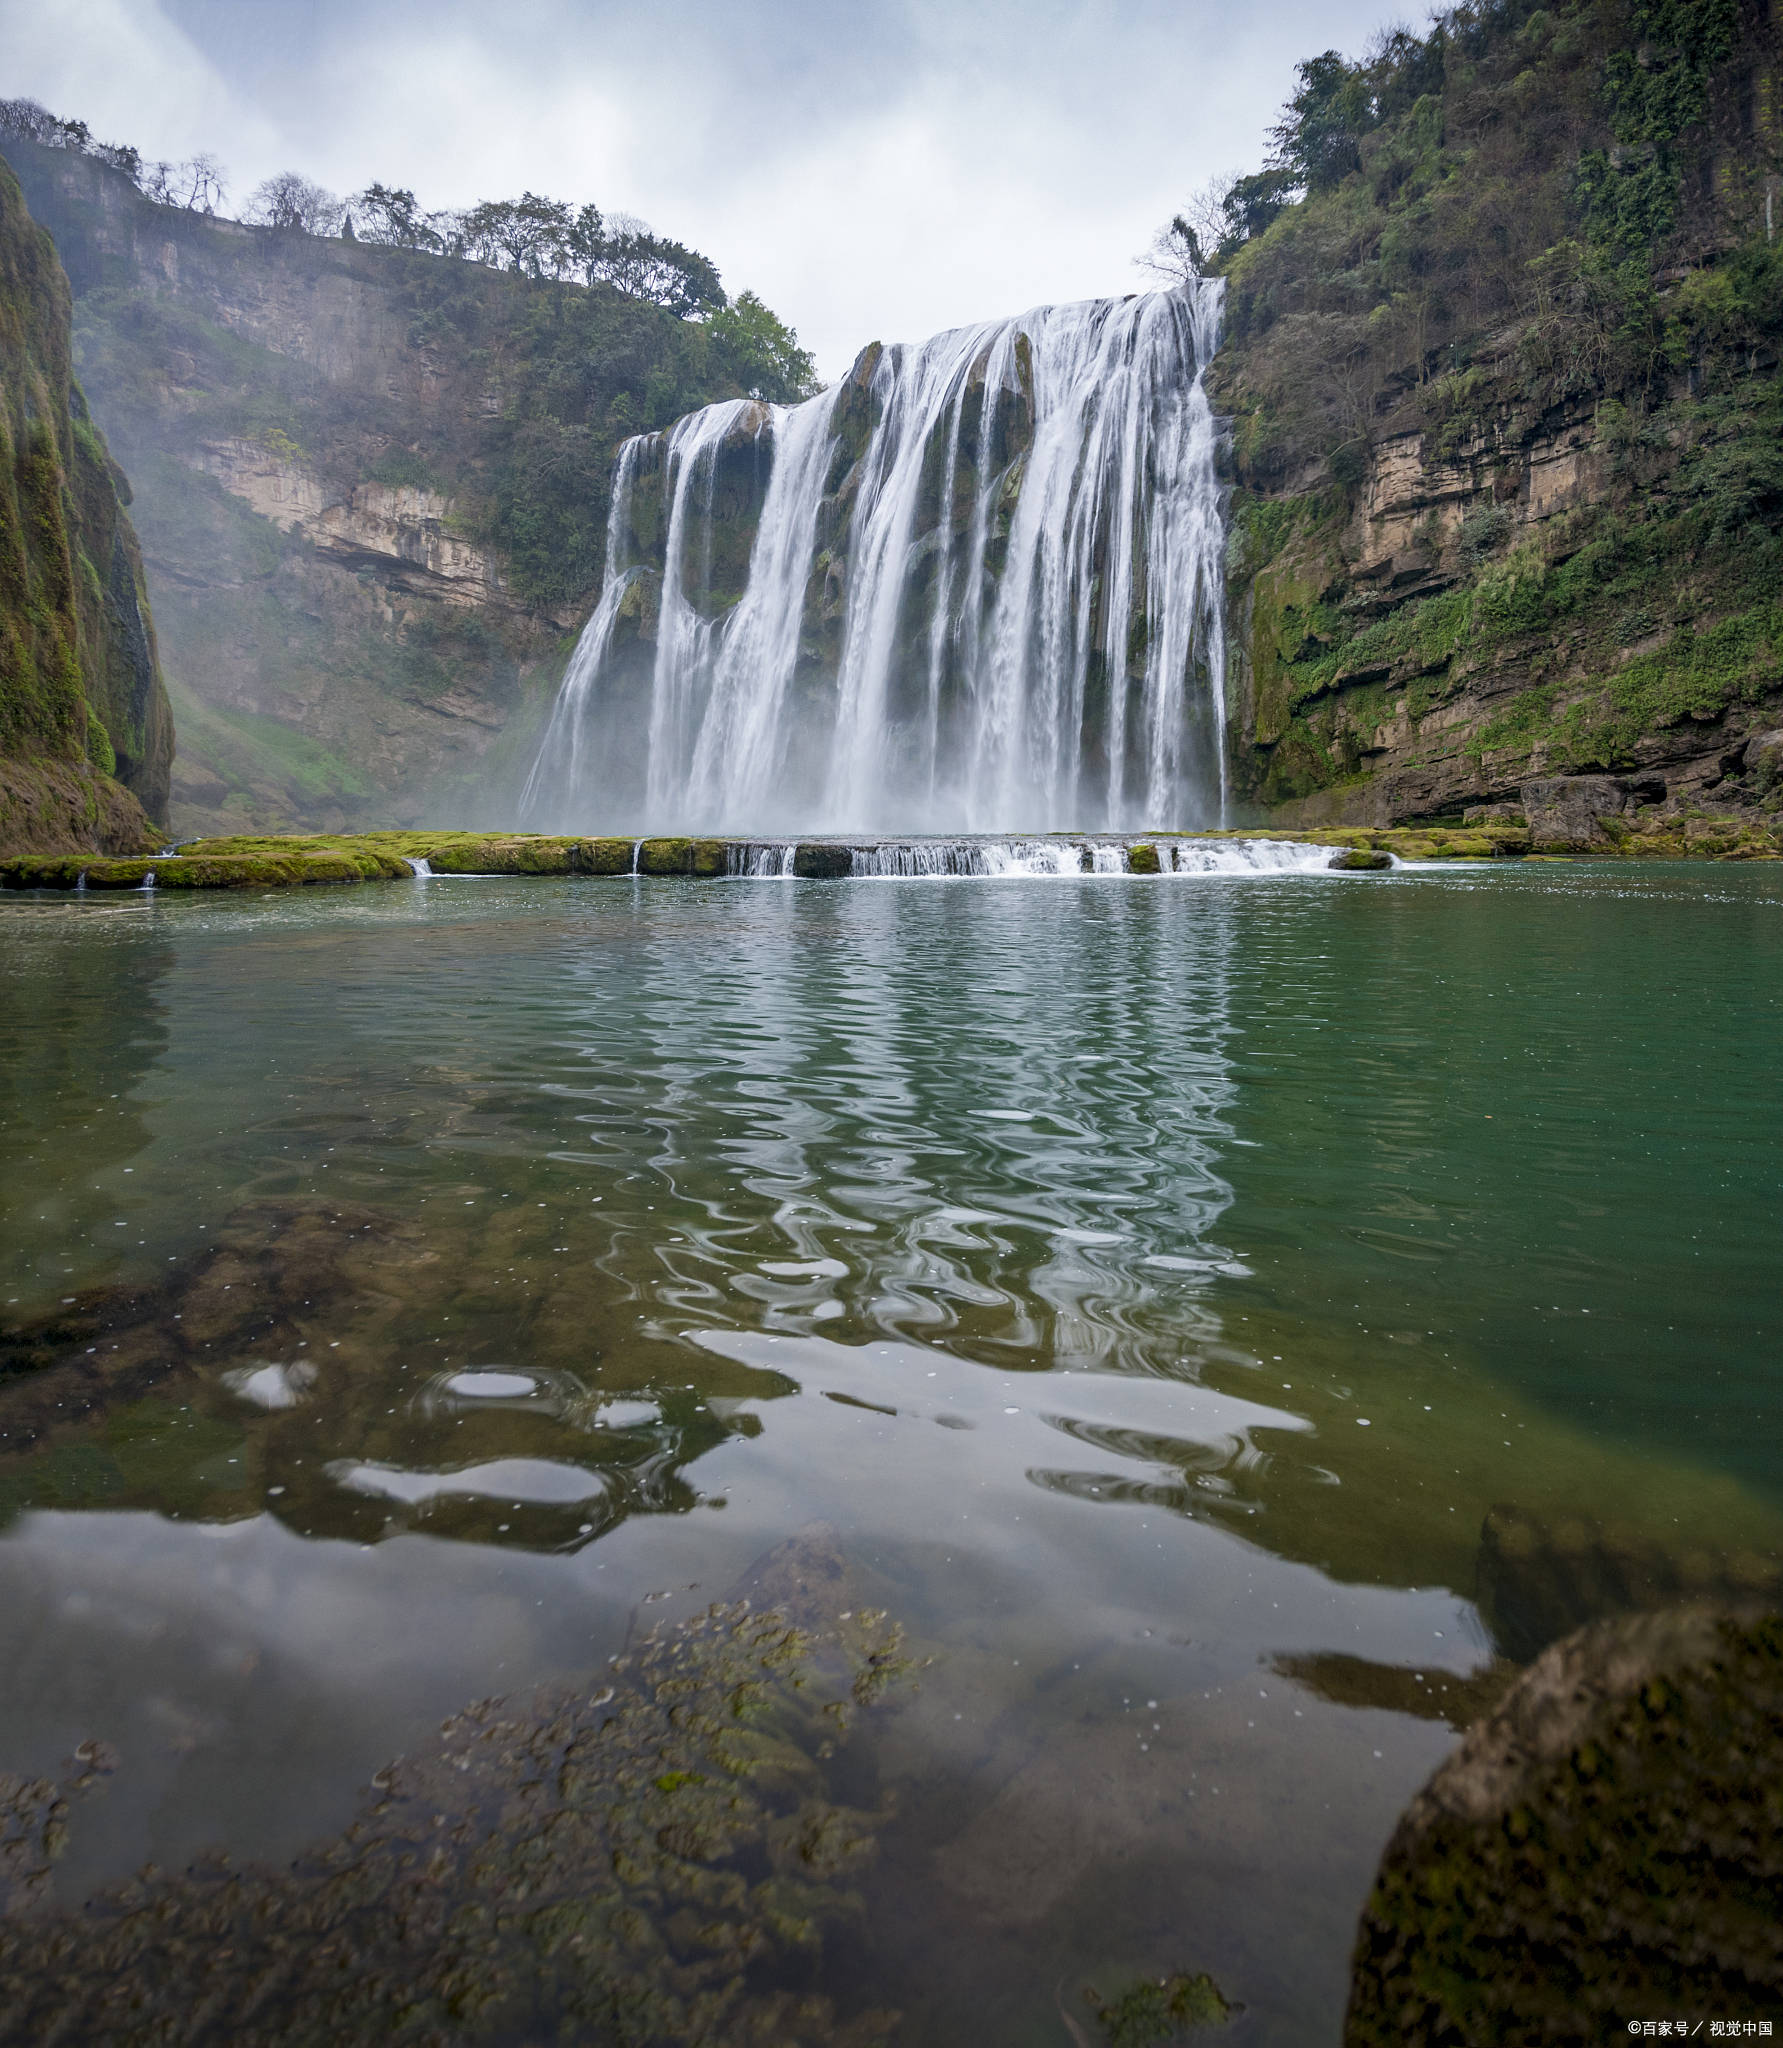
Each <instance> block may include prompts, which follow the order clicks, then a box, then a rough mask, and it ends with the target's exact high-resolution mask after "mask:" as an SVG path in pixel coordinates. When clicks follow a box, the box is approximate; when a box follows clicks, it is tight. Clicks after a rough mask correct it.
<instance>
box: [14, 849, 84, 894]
mask: <svg viewBox="0 0 1783 2048" xmlns="http://www.w3.org/2000/svg"><path fill="white" fill-rule="evenodd" d="M92 864H93V861H92V856H91V855H90V854H65V853H20V854H15V855H14V856H13V857H12V859H11V860H7V861H0V884H4V886H5V887H6V888H8V889H72V888H73V887H74V886H75V884H76V883H77V882H79V880H80V878H81V876H82V874H84V873H85V871H86V870H87V869H88V868H89V867H91V866H92Z"/></svg>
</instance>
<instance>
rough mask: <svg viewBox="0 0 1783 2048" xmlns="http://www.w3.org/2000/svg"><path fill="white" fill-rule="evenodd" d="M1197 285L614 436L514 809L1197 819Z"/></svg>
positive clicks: (1210, 506)
mask: <svg viewBox="0 0 1783 2048" xmlns="http://www.w3.org/2000/svg"><path fill="white" fill-rule="evenodd" d="M1222 289H1223V287H1222V285H1221V284H1220V283H1219V281H1217V280H1210V281H1207V282H1195V283H1191V284H1190V285H1188V286H1185V287H1182V288H1179V289H1175V290H1170V291H1161V292H1147V293H1142V294H1140V295H1138V296H1136V297H1133V298H1127V299H1104V300H1093V301H1087V302H1085V303H1082V304H1079V305H1070V306H1050V307H1042V308H1039V309H1037V310H1036V311H1034V312H1031V313H1027V314H1024V315H1022V316H1020V317H1019V318H1017V319H1013V320H1003V321H991V322H986V323H983V324H981V325H979V326H975V327H967V328H959V329H955V330H953V331H951V332H949V333H946V334H941V335H937V336H935V337H934V338H933V339H932V340H930V341H926V342H923V343H921V344H917V345H912V346H895V347H890V348H880V347H878V346H877V345H875V346H874V347H873V348H871V349H869V350H867V351H866V352H865V353H864V354H863V355H862V356H861V358H860V359H859V361H858V362H857V363H856V364H855V367H854V369H853V371H852V372H851V373H850V375H849V376H848V377H846V378H845V379H844V380H843V381H842V382H841V383H840V384H838V385H836V386H833V387H832V388H831V389H830V390H828V391H825V392H824V393H822V394H821V395H820V396H819V397H817V398H813V399H810V400H808V401H807V402H806V403H804V404H803V405H797V406H791V407H783V406H769V405H764V404H760V403H756V402H752V401H746V400H732V401H729V402H727V403H725V404H721V405H714V406H708V407H707V408H705V410H704V411H701V412H698V413H693V414H690V415H689V416H688V417H687V418H685V419H682V420H680V421H678V422H677V423H676V424H675V426H674V427H672V428H671V429H669V430H668V432H667V433H666V434H653V435H644V436H639V437H637V438H635V439H633V440H631V441H628V442H627V443H626V444H625V445H624V447H623V448H622V449H621V450H620V452H619V456H618V459H617V462H616V465H615V469H614V473H613V483H612V499H611V505H610V510H609V516H608V522H607V560H606V574H605V580H604V583H603V586H602V590H601V595H600V600H599V602H598V604H597V605H596V607H595V610H594V613H593V615H592V617H591V618H590V619H589V621H588V623H587V625H586V627H585V628H584V630H583V633H582V636H581V639H580V641H579V642H578V645H577V647H576V650H575V653H574V655H573V657H572V659H571V662H570V665H569V668H568V671H567V672H566V674H565V677H564V681H563V684H562V687H561V690H560V692H559V695H558V699H557V703H556V706H555V708H554V710H553V712H552V716H551V720H550V724H549V726H548V728H547V730H546V733H545V735H544V739H543V741H542V743H541V746H540V749H539V753H538V757H537V759H536V761H535V762H534V764H533V768H532V772H531V775H530V776H529V778H528V781H527V784H526V789H525V793H524V798H523V811H524V814H525V816H526V819H527V821H528V822H529V823H531V824H534V825H537V826H541V827H548V828H551V829H557V830H591V829H598V828H599V826H600V824H601V822H602V820H603V819H605V818H610V817H613V816H615V815H630V816H633V817H638V816H642V817H647V818H648V819H650V820H651V821H652V822H653V823H654V824H655V825H656V826H657V828H658V829H660V830H672V831H676V832H688V831H695V832H724V831H726V830H730V831H734V830H736V829H737V828H738V827H739V826H752V827H754V828H756V829H757V830H764V831H768V832H773V833H794V832H819V833H830V834H846V833H852V832H862V831H865V832H884V833H891V832H915V833H917V834H925V835H926V834H933V835H935V836H936V838H937V839H940V838H947V837H951V836H953V835H960V836H964V835H969V834H992V835H1000V834H1007V833H1010V832H1015V831H1026V832H1038V831H1045V830H1047V829H1048V828H1052V829H1057V828H1058V827H1059V826H1061V825H1065V824H1072V825H1083V826H1086V827H1088V828H1090V829H1091V830H1092V831H1101V832H1121V831H1133V830H1136V829H1139V828H1141V827H1153V828H1157V829H1173V830H1185V829H1193V828H1194V827H1197V826H1204V825H1208V824H1214V823H1217V822H1219V821H1220V819H1221V818H1222V817H1223V815H1224V811H1225V806H1226V795H1227V791H1226V768H1225V759H1226V755H1225V737H1224V736H1225V722H1226V705H1225V669H1224V643H1223V620H1222V612H1221V606H1222V593H1223V588H1224V567H1223V563H1224V544H1225V518H1224V497H1223V490H1222V486H1221V483H1220V480H1219V474H1218V465H1217V459H1216V458H1217V453H1218V439H1219V435H1218V425H1217V422H1216V421H1215V419H1214V416H1213V413H1212V410H1211V408H1210V406H1209V403H1208V399H1207V394H1206V391H1205V388H1204V384H1203V376H1204V372H1205V370H1206V367H1207V364H1208V362H1209V360H1210V359H1211V357H1212V355H1213V352H1214V349H1215V347H1216V346H1217V343H1218V338H1219V317H1220V304H1221V292H1222ZM1012 857H1016V858H1025V857H1026V856H1012Z"/></svg>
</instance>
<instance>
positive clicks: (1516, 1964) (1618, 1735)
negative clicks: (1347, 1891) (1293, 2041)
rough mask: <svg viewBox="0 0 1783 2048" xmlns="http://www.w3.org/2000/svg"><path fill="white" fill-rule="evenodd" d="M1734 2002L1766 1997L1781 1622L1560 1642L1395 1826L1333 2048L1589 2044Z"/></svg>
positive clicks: (1616, 1632)
mask: <svg viewBox="0 0 1783 2048" xmlns="http://www.w3.org/2000/svg"><path fill="white" fill-rule="evenodd" d="M1736 1993H1737V2001H1738V2004H1739V2006H1740V2009H1741V2011H1742V2014H1744V2013H1753V2012H1765V2013H1768V2012H1771V2011H1774V2010H1775V2008H1776V2005H1777V2003H1778V2001H1779V1999H1783V1617H1779V1616H1777V1615H1775V1614H1769V1615H1764V1616H1761V1617H1753V1616H1750V1615H1747V1616H1737V1615H1728V1614H1725V1613H1717V1612H1716V1611H1715V1610H1714V1609H1712V1608H1685V1609H1672V1610H1670V1611H1668V1612H1665V1613H1660V1614H1649V1615H1638V1616H1631V1617H1625V1618H1623V1619H1620V1620H1616V1621H1608V1622H1600V1623H1597V1624H1595V1625H1594V1626H1592V1627H1590V1628H1586V1629H1581V1630H1580V1631H1579V1632H1578V1633H1577V1634H1575V1635H1571V1636H1568V1637H1567V1638H1566V1639H1565V1640H1564V1641H1562V1642H1559V1643H1556V1644H1555V1645H1554V1646H1553V1647H1552V1648H1551V1649H1549V1650H1548V1651H1547V1652H1545V1653H1544V1655H1543V1656H1542V1657H1541V1658H1540V1660H1539V1661H1538V1662H1537V1663H1535V1664H1534V1665H1533V1666H1531V1668H1530V1669H1529V1671H1528V1672H1527V1673H1525V1675H1524V1676H1523V1678H1522V1679H1521V1680H1520V1681H1519V1682H1518V1683H1517V1684H1516V1685H1515V1686H1514V1687H1513V1688H1512V1690H1511V1691H1510V1693H1508V1694H1507V1695H1506V1697H1505V1700H1504V1702H1503V1704H1502V1705H1501V1706H1500V1707H1499V1708H1498V1710H1497V1711H1496V1712H1495V1713H1493V1714H1492V1715H1490V1716H1489V1717H1488V1718H1487V1719H1486V1720H1484V1721H1482V1722H1480V1723H1479V1724H1477V1725H1476V1726H1475V1728H1474V1729H1473V1730H1472V1731H1471V1733H1470V1734H1469V1735H1468V1737H1467V1739H1466V1740H1465V1741H1464V1742H1463V1744H1462V1745H1461V1748H1460V1749H1459V1750H1458V1751H1457V1752H1456V1753H1455V1755H1454V1756H1453V1757H1451V1758H1450V1760H1449V1761H1448V1762H1447V1763H1446V1764H1444V1765H1443V1767H1442V1768H1441V1769H1440V1770H1439V1771H1438V1772H1437V1773H1436V1775H1435V1777H1434V1778H1432V1779H1431V1781H1430V1783H1429V1784H1428V1785H1427V1786H1426V1787H1425V1789H1424V1790H1423V1791H1422V1792H1421V1793H1419V1794H1418V1796H1417V1798H1416V1799H1415V1800H1413V1802H1412V1804H1411V1805H1410V1807H1409V1808H1408V1809H1407V1810H1406V1813H1405V1817H1404V1818H1403V1820H1401V1822H1400V1824H1399V1828H1398V1830H1397V1832H1396V1833H1395V1834H1394V1836H1393V1839H1392V1841H1391V1842H1390V1843H1389V1844H1388V1845H1387V1850H1386V1853H1385V1855H1384V1856H1383V1857H1382V1859H1381V1866H1380V1871H1379V1875H1378V1876H1377V1878H1376V1881H1375V1886H1374V1891H1373V1893H1372V1895H1371V1896H1370V1898H1369V1901H1368V1905H1367V1907H1366V1909H1365V1911H1364V1913H1363V1916H1362V1925H1361V1929H1360V1932H1359V1934H1358V1937H1357V1942H1356V1950H1355V1956H1354V1961H1353V1964H1352V1969H1351V1977H1350V2005H1349V2014H1348V2018H1347V2021H1346V2025H1345V2031H1344V2040H1345V2044H1346V2048H1389V2044H1390V2048H1408V2044H1409V2048H1435V2044H1437V2043H1442V2044H1444V2048H1487V2044H1491V2048H1513V2044H1518V2048H1520V2044H1522V2043H1525V2042H1536V2041H1552V2042H1563V2041H1564V2042H1572V2041H1577V2042H1586V2041H1608V2040H1610V2039H1611V2038H1612V2037H1614V2036H1617V2035H1620V2034H1623V2033H1625V2032H1626V2031H1627V2028H1628V2026H1629V2023H1630V2021H1631V2020H1636V2019H1639V2018H1641V2017H1643V2016H1644V2015H1648V2014H1661V2013H1663V2014H1667V2015H1675V2014H1680V2013H1682V2014H1688V2015H1691V2016H1692V2017H1700V2016H1702V2015H1705V2014H1709V2013H1720V2012H1721V2011H1723V2010H1724V2009H1725V2008H1726V2006H1727V2004H1728V2000H1729V1997H1730V1996H1731V1995H1735V1994H1736Z"/></svg>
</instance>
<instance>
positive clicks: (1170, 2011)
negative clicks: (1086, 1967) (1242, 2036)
mask: <svg viewBox="0 0 1783 2048" xmlns="http://www.w3.org/2000/svg"><path fill="white" fill-rule="evenodd" d="M1086 1996H1087V1998H1088V2000H1089V2003H1090V2005H1091V2007H1092V2008H1093V2010H1094V2012H1095V2015H1096V2018H1097V2021H1098V2022H1099V2024H1100V2026H1101V2029H1102V2038H1103V2040H1104V2042H1105V2043H1106V2044H1107V2048H1164V2044H1165V2043H1166V2042H1169V2041H1180V2040H1181V2039H1182V2037H1183V2036H1184V2034H1186V2033H1187V2032H1188V2031H1189V2029H1190V2028H1201V2027H1221V2026H1224V2025H1225V2024H1226V2022H1227V2021H1228V2020H1229V2019H1230V2018H1231V2017H1232V2014H1233V2012H1234V2010H1235V2008H1234V2007H1233V2006H1231V2005H1230V2004H1228V2003H1227V2001H1226V1999H1225V1997H1224V1995H1223V1994H1222V1993H1221V1991H1220V1987H1219V1986H1218V1985H1217V1984H1216V1983H1215V1982H1214V1981H1213V1979H1212V1978H1211V1977H1210V1976H1208V1975H1207V1973H1206V1972H1205V1971H1200V1972H1197V1974H1196V1975H1194V1976H1192V1977H1191V1976H1189V1975H1188V1974H1187V1973H1186V1972H1182V1973H1179V1974H1178V1975H1177V1976H1174V1977H1159V1978H1157V1979H1155V1980H1154V1979H1153V1978H1150V1977H1144V1978H1141V1979H1140V1981H1139V1982H1138V1983H1137V1984H1130V1985H1129V1986H1128V1987H1127V1989H1126V1990H1125V1991H1122V1992H1120V1993H1118V1994H1117V1995H1116V1996H1115V1997H1113V1998H1109V1999H1104V1998H1101V1997H1100V1996H1098V1994H1097V1993H1095V1992H1094V1991H1091V1992H1089V1993H1087V1994H1086ZM1072 2031H1073V2032H1074V2033H1075V2032H1076V2031H1077V2030H1076V2029H1075V2028H1073V2030H1072ZM1082 2038H1083V2037H1082V2035H1081V2034H1078V2039H1079V2040H1081V2039H1082Z"/></svg>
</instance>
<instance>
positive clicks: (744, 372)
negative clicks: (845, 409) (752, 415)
mask: <svg viewBox="0 0 1783 2048" xmlns="http://www.w3.org/2000/svg"><path fill="white" fill-rule="evenodd" d="M707 329H708V332H709V333H710V334H711V336H712V339H713V342H714V344H715V345H716V346H717V348H718V349H719V351H720V352H721V354H722V356H723V357H724V359H725V360H726V361H727V362H728V364H729V366H730V368H731V371H732V374H733V375H734V376H735V377H736V380H737V382H738V383H739V384H741V385H742V387H743V389H744V390H745V391H747V392H748V393H749V395H750V397H751V398H765V399H767V400H768V401H769V402H770V403H771V404H774V405H795V404H797V403H798V401H799V400H800V399H801V398H809V397H811V395H812V394H813V393H814V392H815V391H816V390H817V365H816V363H815V362H814V361H813V360H812V356H811V352H810V350H809V349H803V348H800V346H799V337H798V336H797V335H796V334H795V333H794V332H793V330H792V329H791V328H790V327H788V326H787V325H786V324H785V323H784V321H782V320H780V319H778V318H777V317H776V316H775V315H774V314H773V313H772V312H770V311H769V310H768V308H767V307H766V306H765V305H764V304H763V303H762V301H761V300H760V299H759V298H758V297H757V296H756V294H755V293H754V292H739V293H738V294H737V296H736V297H735V299H733V300H732V301H731V303H730V304H729V305H728V306H724V307H721V308H720V309H719V311H717V312H716V313H714V314H713V315H712V317H711V319H710V320H709V321H708V323H707Z"/></svg>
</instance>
